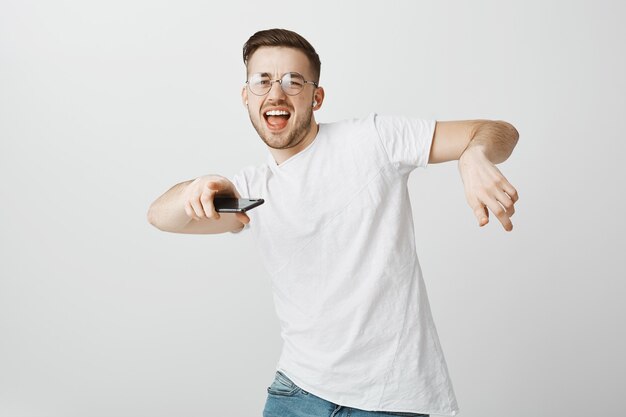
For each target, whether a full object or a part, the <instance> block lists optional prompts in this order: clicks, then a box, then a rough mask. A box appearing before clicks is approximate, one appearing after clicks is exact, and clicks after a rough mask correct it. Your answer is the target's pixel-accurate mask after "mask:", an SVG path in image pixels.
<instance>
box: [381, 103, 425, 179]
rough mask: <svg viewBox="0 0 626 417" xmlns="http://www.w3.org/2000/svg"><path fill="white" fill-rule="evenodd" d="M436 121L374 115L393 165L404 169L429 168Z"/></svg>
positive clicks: (384, 146)
mask: <svg viewBox="0 0 626 417" xmlns="http://www.w3.org/2000/svg"><path fill="white" fill-rule="evenodd" d="M435 124H436V120H427V119H415V118H408V117H401V116H380V115H376V114H375V115H374V125H375V127H376V130H377V132H378V137H379V138H380V141H381V142H382V145H383V148H384V149H385V152H387V156H388V157H389V161H390V162H391V163H392V164H395V165H397V166H398V168H400V169H402V170H408V171H411V170H413V169H415V168H421V167H423V168H426V165H428V158H429V156H430V147H431V145H432V140H433V136H434V133H435Z"/></svg>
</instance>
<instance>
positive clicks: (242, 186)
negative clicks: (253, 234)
mask: <svg viewBox="0 0 626 417" xmlns="http://www.w3.org/2000/svg"><path fill="white" fill-rule="evenodd" d="M230 181H231V182H232V183H233V184H234V186H235V189H237V192H238V193H239V195H240V196H241V198H250V191H249V188H248V182H247V181H246V176H245V174H244V171H241V172H239V173H237V174H235V175H234V176H233V177H232V178H230ZM249 228H250V223H248V224H246V225H244V226H243V228H242V229H240V230H237V231H231V232H230V233H239V232H241V231H242V230H247V229H249Z"/></svg>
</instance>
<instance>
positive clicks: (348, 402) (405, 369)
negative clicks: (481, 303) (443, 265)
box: [232, 114, 458, 415]
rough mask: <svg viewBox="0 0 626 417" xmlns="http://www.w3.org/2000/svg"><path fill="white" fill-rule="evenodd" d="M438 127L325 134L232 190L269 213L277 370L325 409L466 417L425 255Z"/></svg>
mask: <svg viewBox="0 0 626 417" xmlns="http://www.w3.org/2000/svg"><path fill="white" fill-rule="evenodd" d="M434 129H435V121H434V120H422V119H411V118H404V117H387V116H379V115H376V114H371V115H369V116H368V117H366V118H362V119H353V120H346V121H341V122H335V123H322V124H320V125H319V131H318V134H317V136H316V138H315V140H314V141H313V142H311V144H309V145H308V146H307V147H306V148H305V149H303V150H302V151H300V152H299V153H297V154H295V155H293V156H292V157H290V158H289V159H287V160H286V161H284V162H283V163H281V164H280V165H277V164H276V162H275V161H274V159H273V157H272V155H271V154H270V153H269V152H268V158H267V162H266V163H265V164H263V165H260V166H257V167H252V166H251V167H246V168H244V169H243V170H241V171H240V172H239V173H238V174H236V175H235V176H234V177H233V178H232V181H233V183H234V184H235V187H236V188H237V190H238V191H239V193H240V194H241V196H242V197H249V198H263V199H265V203H264V204H263V205H261V206H259V207H256V208H254V209H253V210H251V211H249V212H248V216H249V217H250V223H249V224H248V225H246V226H245V228H244V229H243V230H249V231H250V232H251V233H252V234H253V236H254V238H255V240H256V244H257V246H258V248H259V250H260V252H261V258H262V260H263V263H264V265H265V267H266V269H267V271H268V273H269V275H270V278H271V283H272V290H273V296H274V303H275V308H276V314H277V317H278V319H279V322H280V326H281V336H282V339H283V342H284V343H283V349H282V353H281V356H280V359H279V362H278V365H277V370H280V371H281V372H283V373H284V374H285V375H287V376H288V377H289V378H290V379H291V380H292V381H293V382H294V383H295V384H296V385H298V386H300V387H301V388H302V389H304V390H305V391H308V392H310V393H312V394H314V395H317V396H318V397H320V398H323V399H325V400H327V401H330V402H333V403H335V404H339V405H342V406H346V407H353V408H360V409H364V410H369V411H403V412H413V413H424V414H440V415H455V414H456V413H457V411H458V407H457V403H456V399H455V395H454V391H453V388H452V383H451V381H450V378H449V375H448V370H447V366H446V362H445V359H444V356H443V353H442V350H441V346H440V344H439V338H438V335H437V331H436V329H435V325H434V322H433V318H432V315H431V311H430V306H429V302H428V296H427V293H426V288H425V285H424V280H423V278H422V271H421V268H420V265H419V261H418V258H417V254H416V251H415V236H414V228H413V217H412V211H411V204H410V201H409V193H408V189H407V181H408V177H409V174H410V172H411V171H412V170H413V169H415V168H417V167H426V165H427V163H428V157H429V154H430V147H431V143H432V139H433V134H434Z"/></svg>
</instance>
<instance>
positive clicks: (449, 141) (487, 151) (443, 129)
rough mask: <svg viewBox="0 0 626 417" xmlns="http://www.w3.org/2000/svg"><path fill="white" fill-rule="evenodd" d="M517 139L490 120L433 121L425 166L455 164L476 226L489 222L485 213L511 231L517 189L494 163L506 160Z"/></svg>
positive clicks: (504, 126)
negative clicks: (448, 162)
mask: <svg viewBox="0 0 626 417" xmlns="http://www.w3.org/2000/svg"><path fill="white" fill-rule="evenodd" d="M518 140H519V133H518V132H517V130H516V129H515V127H513V126H512V125H511V124H510V123H507V122H503V121H491V120H460V121H449V122H437V124H436V126H435V133H434V137H433V143H432V145H431V148H430V156H429V158H428V163H429V164H437V163H441V162H447V161H452V160H458V161H459V172H460V173H461V179H462V180H463V185H464V187H465V198H466V199H467V202H468V203H469V205H470V207H471V208H472V210H473V211H474V215H475V216H476V218H477V219H478V224H479V226H481V227H482V226H484V225H486V224H487V223H488V222H489V210H491V212H492V213H493V214H494V215H495V216H496V217H497V218H498V220H500V223H502V225H503V226H504V229H505V230H506V231H508V232H510V231H511V230H513V224H512V223H511V219H510V218H511V216H513V214H514V213H515V207H514V204H515V203H516V202H517V200H518V199H519V196H518V193H517V190H516V189H515V188H514V187H513V186H512V185H511V184H510V183H509V181H508V180H507V179H506V178H505V177H504V175H502V173H501V172H500V170H499V169H498V168H496V166H495V164H499V163H500V162H503V161H506V159H507V158H508V157H509V155H511V152H513V148H515V145H516V144H517V141H518Z"/></svg>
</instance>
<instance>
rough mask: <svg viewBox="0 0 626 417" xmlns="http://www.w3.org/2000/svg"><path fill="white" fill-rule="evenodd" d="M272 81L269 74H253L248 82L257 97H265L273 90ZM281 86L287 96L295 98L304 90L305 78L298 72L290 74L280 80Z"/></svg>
mask: <svg viewBox="0 0 626 417" xmlns="http://www.w3.org/2000/svg"><path fill="white" fill-rule="evenodd" d="M274 82H277V81H276V80H272V79H271V77H270V76H269V75H268V74H253V75H252V76H251V77H250V79H249V80H248V85H249V86H250V90H251V91H252V92H253V93H254V94H257V95H260V96H262V95H265V94H267V93H268V92H269V91H270V89H271V88H272V83H274ZM280 86H281V87H282V89H283V91H284V92H285V94H287V95H290V96H295V95H296V94H298V93H299V92H300V91H302V89H303V88H304V77H302V75H300V74H298V73H296V72H288V73H286V74H285V75H283V77H282V78H281V79H280Z"/></svg>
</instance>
